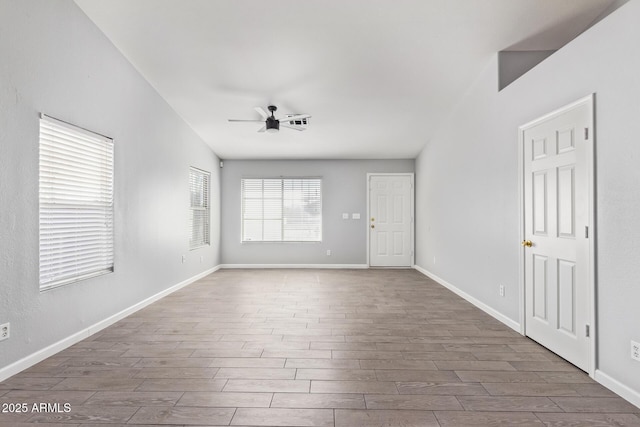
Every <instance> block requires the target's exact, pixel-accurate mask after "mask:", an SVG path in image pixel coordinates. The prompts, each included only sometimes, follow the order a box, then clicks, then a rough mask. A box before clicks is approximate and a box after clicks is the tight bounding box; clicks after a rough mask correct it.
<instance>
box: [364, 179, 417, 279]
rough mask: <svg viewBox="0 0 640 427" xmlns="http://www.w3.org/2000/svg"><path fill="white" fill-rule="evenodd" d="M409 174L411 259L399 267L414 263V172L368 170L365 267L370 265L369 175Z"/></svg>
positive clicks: (409, 266)
mask: <svg viewBox="0 0 640 427" xmlns="http://www.w3.org/2000/svg"><path fill="white" fill-rule="evenodd" d="M380 175H382V176H409V177H410V178H411V207H410V208H409V211H410V212H411V231H410V232H409V235H410V238H411V261H410V265H408V266H406V267H400V268H411V266H412V265H414V264H415V262H416V242H415V234H416V231H415V224H416V212H415V210H416V209H415V198H416V189H415V182H416V179H415V176H416V174H415V172H398V173H394V172H368V173H367V221H366V224H367V267H370V266H371V260H370V259H369V249H370V247H369V218H371V213H370V212H369V209H370V207H371V206H369V194H370V193H371V187H370V183H371V177H372V176H380ZM379 267H380V268H385V266H379Z"/></svg>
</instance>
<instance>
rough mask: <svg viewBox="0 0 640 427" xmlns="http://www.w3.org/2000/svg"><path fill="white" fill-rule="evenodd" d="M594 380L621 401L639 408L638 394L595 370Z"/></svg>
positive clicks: (639, 397)
mask: <svg viewBox="0 0 640 427" xmlns="http://www.w3.org/2000/svg"><path fill="white" fill-rule="evenodd" d="M595 380H596V381H597V382H599V383H600V384H602V385H603V386H605V387H606V388H608V389H609V390H611V391H612V392H614V393H615V394H617V395H619V396H620V397H622V398H623V399H625V400H627V401H629V402H630V403H632V404H633V405H636V406H637V407H638V408H640V392H638V391H636V390H634V389H632V388H630V387H629V386H626V385H624V384H623V383H621V382H620V381H618V380H616V379H614V378H612V377H610V376H609V375H607V374H605V373H604V372H602V371H601V370H600V369H596V373H595Z"/></svg>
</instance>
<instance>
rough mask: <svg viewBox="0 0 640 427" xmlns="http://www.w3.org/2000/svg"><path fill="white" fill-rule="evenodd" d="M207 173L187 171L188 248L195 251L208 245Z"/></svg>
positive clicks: (208, 175)
mask: <svg viewBox="0 0 640 427" xmlns="http://www.w3.org/2000/svg"><path fill="white" fill-rule="evenodd" d="M210 176H211V175H210V174H209V172H205V171H203V170H200V169H196V168H190V169H189V193H190V195H191V210H190V212H191V215H190V217H189V236H190V237H189V248H190V249H196V248H199V247H201V246H205V245H208V244H209V242H210V238H209V218H210V212H209V178H210Z"/></svg>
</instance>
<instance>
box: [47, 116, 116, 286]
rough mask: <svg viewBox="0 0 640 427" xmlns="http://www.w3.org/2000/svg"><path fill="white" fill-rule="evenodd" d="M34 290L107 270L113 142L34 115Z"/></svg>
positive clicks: (110, 254) (110, 250) (110, 264)
mask: <svg viewBox="0 0 640 427" xmlns="http://www.w3.org/2000/svg"><path fill="white" fill-rule="evenodd" d="M39 160H40V164H39V171H40V178H39V202H40V208H39V230H40V231H39V240H40V288H41V289H43V290H44V289H47V288H51V287H56V286H60V285H64V284H67V283H71V282H75V281H78V280H82V279H85V278H88V277H93V276H96V275H99V274H104V273H108V272H112V271H113V258H114V249H113V140H112V139H110V138H106V137H104V136H102V135H98V134H95V133H92V132H89V131H86V130H84V129H81V128H78V127H75V126H73V125H70V124H67V123H64V122H61V121H58V120H55V119H52V118H50V117H47V116H45V115H44V114H43V115H42V116H41V119H40V158H39Z"/></svg>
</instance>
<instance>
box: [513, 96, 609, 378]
mask: <svg viewBox="0 0 640 427" xmlns="http://www.w3.org/2000/svg"><path fill="white" fill-rule="evenodd" d="M595 96H596V95H595V93H592V94H589V95H587V96H585V97H584V98H580V99H579V100H577V101H575V102H572V103H571V104H568V105H565V106H564V107H561V108H558V109H557V110H554V111H552V112H550V113H548V114H545V115H544V116H542V117H539V118H537V119H535V120H532V121H530V122H528V123H526V124H524V125H522V126H520V127H519V128H518V193H519V202H520V203H519V206H518V214H519V227H520V241H521V242H522V241H524V240H525V229H524V203H525V200H524V133H525V131H526V130H527V129H529V128H531V127H533V126H536V125H538V124H540V123H542V122H544V121H546V120H549V119H551V118H553V117H555V116H558V115H560V114H563V113H566V112H567V111H570V110H572V109H574V108H577V107H580V106H582V105H584V104H586V105H587V107H588V108H589V110H590V111H589V113H590V117H591V123H590V129H589V131H590V135H589V139H588V146H587V160H586V168H587V181H588V182H587V185H588V189H587V192H588V194H589V206H588V207H587V209H588V211H589V212H588V217H589V219H588V227H589V266H588V269H589V273H588V274H589V279H588V280H589V283H588V287H589V296H588V299H589V318H588V319H587V322H588V324H589V325H590V331H589V332H590V335H591V337H590V338H591V343H590V354H589V370H588V373H589V376H590V377H591V378H595V374H596V370H597V368H598V347H597V344H598V327H597V324H596V319H597V317H596V313H597V301H596V298H595V295H596V273H595V272H596V234H597V233H596V227H595V217H596V206H595V196H596V193H595V188H596V182H595V149H594V147H595V136H596V135H595V134H596V132H595V128H596V121H595ZM524 259H525V251H524V247H520V257H519V259H518V272H519V274H518V276H519V277H518V281H519V290H520V298H519V300H520V301H519V303H520V315H519V320H520V330H519V332H520V333H521V334H522V335H526V319H525V310H526V301H525V283H524V282H525V281H524V276H525V271H524Z"/></svg>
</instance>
